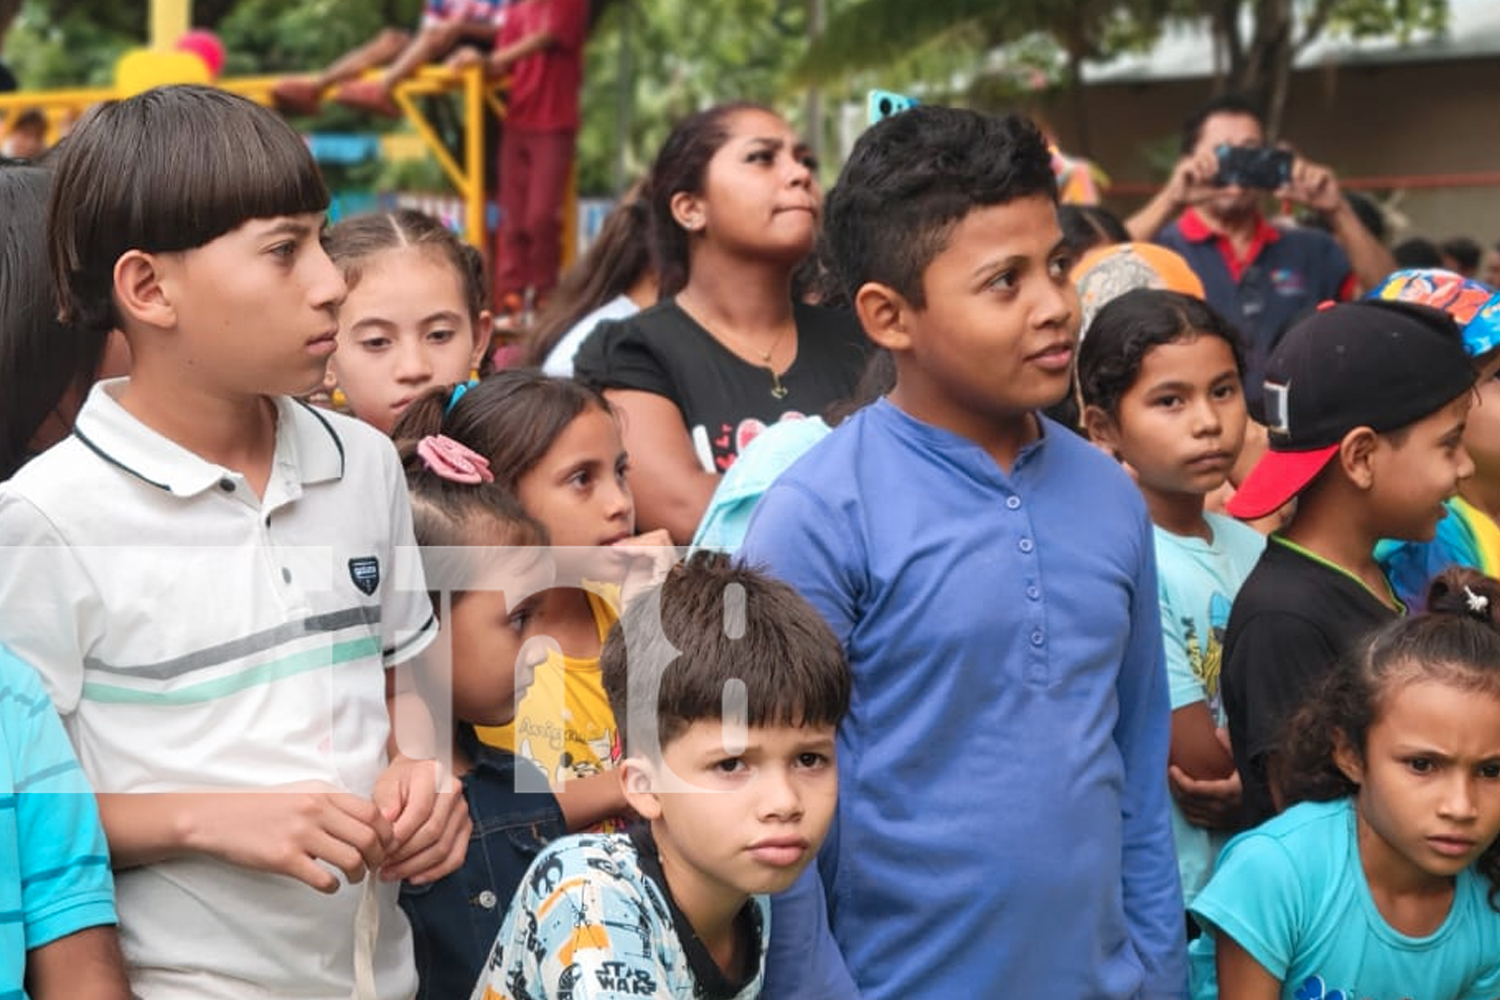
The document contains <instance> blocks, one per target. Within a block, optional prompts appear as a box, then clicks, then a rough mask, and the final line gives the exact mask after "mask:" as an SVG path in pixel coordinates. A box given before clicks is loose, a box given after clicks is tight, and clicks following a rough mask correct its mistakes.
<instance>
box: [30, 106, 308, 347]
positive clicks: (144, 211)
mask: <svg viewBox="0 0 1500 1000" xmlns="http://www.w3.org/2000/svg"><path fill="white" fill-rule="evenodd" d="M51 165H52V167H53V173H54V179H53V184H52V200H51V204H50V206H49V211H48V230H49V234H50V235H49V241H48V242H49V251H50V252H49V256H50V259H51V263H52V276H53V280H54V281H56V283H57V294H58V300H59V302H60V305H61V313H62V316H63V318H64V319H66V320H69V321H72V322H74V323H77V324H78V325H79V326H81V327H82V328H84V329H86V330H91V331H93V330H109V329H111V328H112V327H117V326H120V325H122V324H121V323H120V317H119V315H118V313H117V310H116V309H115V306H114V267H115V262H116V261H118V260H119V259H120V257H121V256H122V255H123V254H125V253H126V252H127V251H130V250H142V251H145V252H148V253H170V252H174V251H181V250H192V249H194V248H196V247H201V246H203V245H204V244H205V243H209V242H212V241H213V240H215V239H218V238H219V237H220V236H223V235H224V234H225V233H227V232H229V231H231V230H233V229H236V228H238V227H239V226H240V225H242V224H243V223H245V222H247V221H249V220H251V219H267V218H274V217H277V216H283V215H301V214H304V213H307V212H321V211H323V210H324V209H326V208H327V207H328V190H327V189H326V188H325V187H324V186H323V179H322V178H321V177H320V176H319V175H318V167H317V164H315V163H314V162H313V158H312V155H311V154H310V153H309V152H308V150H307V145H306V144H305V143H303V141H302V138H301V137H300V136H299V135H297V133H296V132H294V131H292V129H291V127H290V126H288V125H287V124H286V122H285V121H283V120H282V119H281V118H280V117H279V116H278V115H277V114H276V113H275V112H273V111H270V110H268V109H266V108H263V107H261V106H260V105H258V104H255V103H254V102H253V101H249V100H246V99H245V98H243V97H239V96H237V95H235V94H231V93H229V92H227V91H223V90H218V89H216V88H213V87H201V86H171V87H157V88H155V89H153V90H148V91H146V92H145V93H143V94H138V95H136V96H135V97H130V98H127V99H126V100H123V101H118V102H115V103H111V104H101V105H99V106H97V107H95V108H93V109H91V110H90V111H89V112H88V113H87V114H85V115H84V116H83V118H82V120H80V121H79V123H78V125H77V126H76V127H75V128H74V129H73V131H72V132H71V133H70V134H69V135H68V137H67V138H66V139H65V140H63V142H62V143H61V144H60V145H59V147H58V149H57V151H56V153H55V154H53V157H52V159H51Z"/></svg>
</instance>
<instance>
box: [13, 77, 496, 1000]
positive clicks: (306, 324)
mask: <svg viewBox="0 0 1500 1000" xmlns="http://www.w3.org/2000/svg"><path fill="white" fill-rule="evenodd" d="M53 168H54V171H55V173H54V182H53V186H52V196H51V198H52V200H51V204H50V206H49V219H48V228H49V240H50V247H49V249H50V251H51V261H52V267H53V276H54V279H55V282H56V286H57V288H58V298H59V300H60V302H61V304H62V311H63V313H64V317H65V319H66V320H67V321H69V322H70V323H72V324H75V325H76V327H77V328H79V329H83V330H87V331H94V332H96V333H97V332H98V331H102V330H108V329H110V328H118V329H120V330H122V331H123V332H124V334H125V337H126V339H127V340H128V341H129V343H130V347H131V351H132V355H133V366H132V371H131V376H130V378H128V379H115V380H110V381H106V382H101V383H98V384H97V385H96V386H95V387H94V389H93V391H92V392H91V393H90V395H89V397H88V400H87V402H86V403H85V404H84V406H83V408H82V410H80V412H79V415H78V419H77V423H76V425H75V427H74V430H73V433H72V435H71V436H70V437H69V438H67V439H66V440H64V441H63V442H61V443H60V444H58V445H57V446H55V447H53V448H51V449H49V450H48V451H46V452H45V453H43V454H42V455H40V456H38V457H37V458H35V459H33V460H32V461H31V462H29V463H28V464H27V465H26V466H25V467H24V468H23V469H22V470H21V472H19V473H18V474H17V475H16V476H15V477H14V478H12V479H11V480H9V481H8V482H6V483H5V484H4V485H3V487H0V546H9V549H8V551H7V552H6V558H7V567H6V568H7V572H6V573H5V574H4V575H3V576H0V635H3V637H4V640H5V642H6V643H7V644H8V645H10V647H11V648H12V649H13V650H14V651H15V652H16V654H17V655H18V656H21V657H22V658H23V659H25V660H26V661H27V662H28V663H30V664H31V665H32V666H33V667H35V668H36V670H37V672H38V673H39V674H40V675H41V677H42V680H43V682H44V683H45V685H46V686H47V689H48V694H49V695H50V696H51V698H52V700H53V702H54V704H55V705H56V706H57V709H58V712H59V713H60V714H61V715H62V717H63V720H64V723H65V725H66V726H67V728H68V735H69V736H70V737H71V738H72V741H73V744H74V746H75V748H76V749H77V752H78V757H79V762H80V763H81V764H82V766H83V770H84V772H85V774H87V776H88V778H89V780H90V782H91V783H92V784H93V785H94V788H95V790H96V791H97V792H98V793H99V812H100V816H101V818H102V821H103V824H104V829H105V833H106V835H107V836H108V838H109V846H110V856H111V861H112V862H113V864H114V865H115V868H116V870H117V876H116V889H117V905H118V907H119V911H120V917H121V919H120V934H121V942H122V945H123V947H124V951H125V957H126V959H127V961H128V963H129V966H130V975H131V987H132V989H133V991H134V992H135V993H136V994H137V995H138V996H140V997H142V998H144V1000H178V998H182V1000H189V998H191V1000H240V998H243V997H248V996H297V997H304V998H319V1000H347V998H348V997H349V996H351V995H358V996H361V997H372V998H378V1000H408V998H409V997H411V995H412V994H413V993H414V992H415V989H416V976H415V969H414V967H413V962H412V951H411V948H412V946H411V935H410V928H409V926H408V924H407V922H406V920H405V918H404V917H403V916H402V914H401V911H400V909H399V908H398V906H397V904H396V889H397V882H398V881H399V880H400V879H402V878H412V879H416V880H429V879H435V878H438V877H441V876H442V875H445V874H447V873H448V872H450V871H452V870H453V869H455V868H457V867H458V865H459V864H460V863H461V862H462V859H463V851H464V847H465V845H466V843H467V841H468V834H469V818H468V810H467V809H465V808H464V805H463V802H462V799H461V797H460V796H459V795H458V794H455V793H454V789H455V783H454V782H453V780H452V779H451V777H450V778H448V779H446V780H440V779H439V777H438V770H437V767H436V766H435V764H434V762H433V761H432V760H430V759H426V758H429V757H431V756H432V754H433V737H432V733H431V726H432V723H431V719H430V717H426V715H425V707H424V706H422V705H421V704H420V702H418V701H417V700H416V698H415V693H414V692H413V691H412V690H411V689H410V685H409V684H408V683H398V682H397V680H396V675H395V673H394V671H393V668H395V667H396V666H397V665H398V664H404V663H406V662H407V661H409V660H410V659H411V658H412V657H414V656H415V655H417V654H418V653H420V652H421V651H422V649H423V648H424V647H425V646H426V645H427V644H428V643H429V642H430V641H431V640H432V638H433V636H434V635H435V632H436V630H435V623H434V621H433V618H432V607H431V604H430V603H429V602H428V598H427V596H426V593H425V587H424V585H423V583H422V578H421V573H420V568H416V569H415V570H414V571H412V572H411V574H410V575H409V576H405V578H404V579H401V580H398V579H397V577H398V571H397V567H396V565H395V563H396V556H397V553H398V550H399V549H400V548H402V547H410V546H412V544H413V541H412V527H411V514H410V508H409V506H408V501H407V495H406V483H405V477H404V476H403V475H402V472H401V468H400V463H399V461H398V459H397V457H396V454H395V450H394V448H393V447H392V446H391V443H390V442H389V441H388V440H386V439H385V438H384V437H383V436H382V435H380V434H379V432H376V431H373V430H372V429H371V428H369V427H367V426H365V425H363V424H361V423H359V422H357V421H354V420H351V419H348V418H344V417H340V416H338V415H336V414H323V413H319V412H316V411H314V410H312V409H310V408H309V407H306V406H304V405H302V404H300V403H298V402H296V401H295V399H294V398H293V397H295V396H297V395H299V394H301V393H305V392H307V391H308V390H310V389H312V388H313V387H315V386H316V385H318V384H319V382H320V381H321V380H322V377H323V371H324V369H325V367H326V365H327V361H328V356H329V355H330V354H331V353H332V352H333V350H334V347H335V344H336V339H335V333H336V331H337V310H338V306H339V303H340V302H341V301H342V300H343V297H344V295H345V293H346V288H345V285H344V281H343V278H342V277H341V276H340V273H339V271H338V269H337V268H336V267H335V266H334V265H333V263H332V262H331V261H329V259H328V257H327V255H326V254H325V253H324V252H323V249H322V246H321V243H320V242H319V231H320V229H321V228H322V225H323V221H324V210H325V209H326V208H327V205H328V193H327V190H326V188H324V186H323V183H322V180H321V178H320V177H319V176H318V173H317V167H316V165H315V164H314V163H313V161H312V158H311V156H310V155H309V154H308V152H307V148H306V146H305V145H304V144H303V142H302V140H301V138H300V137H299V136H298V135H297V134H296V133H295V132H293V131H292V130H291V129H290V128H288V127H287V125H286V123H285V122H283V121H282V120H281V119H280V118H278V117H277V116H276V115H275V113H274V112H271V111H269V110H267V109H264V108H261V107H258V106H257V105H255V104H253V103H251V102H249V101H246V100H244V99H243V98H239V97H235V96H234V95H231V94H228V93H226V92H224V91H219V90H214V89H211V88H206V87H163V88H158V89H155V90H150V91H147V92H145V93H143V94H141V95H138V96H136V97H132V98H130V99H128V100H124V101H119V102H117V103H113V104H106V105H101V106H100V107H98V108H96V109H94V110H93V111H91V112H90V113H89V114H88V115H86V116H85V117H84V119H83V120H82V121H80V122H79V124H78V126H77V127H76V128H75V129H74V131H73V132H72V133H71V134H70V135H69V137H68V140H67V142H66V143H65V144H64V145H63V146H62V147H61V148H60V149H59V151H58V154H57V156H56V157H55V158H54V161H53ZM402 584H405V586H402ZM413 588H414V589H413ZM403 677H404V675H403ZM398 717H400V718H402V719H404V720H409V724H403V726H402V729H401V731H400V732H393V729H394V726H393V723H394V720H395V719H396V718H398ZM396 736H401V737H402V740H401V741H399V742H398V741H397V740H396V739H395V738H394V737H396ZM439 791H442V792H444V794H437V792H439ZM377 873H378V877H377ZM361 883H362V884H361ZM315 890H316V891H315Z"/></svg>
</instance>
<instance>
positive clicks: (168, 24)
mask: <svg viewBox="0 0 1500 1000" xmlns="http://www.w3.org/2000/svg"><path fill="white" fill-rule="evenodd" d="M191 8H192V3H191V0H152V5H151V41H152V44H151V47H150V48H145V49H137V50H134V51H132V52H129V53H127V54H126V55H125V56H124V57H122V58H121V59H120V61H119V63H118V64H116V66H115V81H114V86H112V87H91V88H78V89H71V90H50V91H38V90H32V91H17V92H15V93H10V94H0V115H3V116H7V117H9V116H10V115H12V113H14V112H18V111H20V110H22V109H25V108H38V109H40V110H41V111H42V112H43V113H44V114H45V115H46V116H47V120H48V122H49V125H50V127H51V128H52V129H53V130H54V131H55V130H56V129H57V127H58V125H59V123H61V122H63V121H66V120H69V119H71V118H74V117H76V116H77V115H79V114H82V113H83V111H84V110H85V109H86V108H88V107H90V106H92V105H94V104H97V103H99V102H100V101H111V100H117V99H119V98H122V97H129V96H130V95H132V94H138V93H140V92H141V91H143V90H149V89H150V88H151V87H156V86H161V85H163V84H169V83H212V84H213V85H214V86H217V87H222V88H223V89H225V90H228V91H232V92H233V93H236V94H240V95H242V96H244V97H246V98H249V99H250V100H252V101H256V102H257V103H260V104H265V105H270V104H271V103H272V101H271V90H272V88H274V87H275V86H276V84H278V83H279V82H281V81H282V80H283V79H285V77H282V76H254V77H237V78H228V79H218V80H213V79H211V78H210V74H209V70H208V67H207V65H206V64H205V63H204V61H203V60H202V59H200V58H198V57H197V56H195V55H193V54H191V53H188V52H180V51H176V50H174V48H173V46H174V44H175V43H176V40H177V39H179V38H181V37H182V36H183V35H184V34H185V33H186V32H187V31H188V28H189V26H190V24H191V13H192V11H191ZM453 93H457V94H458V95H459V97H460V103H461V105H462V123H463V136H464V141H463V143H462V147H463V148H462V150H461V151H460V152H459V154H458V155H457V156H455V155H454V153H453V152H452V151H450V150H449V148H448V145H447V144H446V143H445V142H444V141H443V139H442V136H441V135H440V134H439V132H438V130H437V128H436V127H435V126H434V125H433V123H432V121H431V120H430V119H429V117H428V116H427V114H426V112H425V111H424V110H423V108H422V106H421V104H420V103H419V100H420V99H421V98H425V97H429V96H432V95H437V94H453ZM392 96H393V97H394V98H395V101H396V104H397V105H399V106H400V108H401V110H402V112H403V113H404V114H405V115H406V118H407V120H408V121H409V122H410V123H411V126H412V128H413V129H414V130H415V132H416V134H417V136H418V137H419V138H420V139H421V141H422V144H423V145H424V146H425V147H426V148H427V150H428V151H429V152H430V153H431V154H432V156H433V158H434V159H436V160H437V162H438V164H439V165H440V166H441V167H442V169H443V172H444V174H446V175H447V177H448V180H449V182H450V183H451V184H452V185H453V189H454V191H455V192H457V194H458V196H459V197H460V198H461V199H462V201H463V203H464V215H463V235H464V238H465V239H466V240H468V241H469V242H470V243H472V244H474V245H475V246H478V247H483V246H485V243H486V231H485V170H486V165H485V162H484V141H483V135H484V123H485V115H486V113H492V114H494V115H496V116H497V117H499V118H502V119H503V118H504V117H505V104H504V102H503V100H502V99H501V98H500V97H499V95H498V94H497V92H496V90H495V88H494V86H493V81H487V80H486V79H485V78H484V73H483V69H482V68H481V67H479V66H471V67H469V68H467V69H464V70H458V71H454V70H449V69H445V68H442V67H437V66H425V67H423V68H422V69H421V70H419V71H418V72H417V74H416V75H415V76H413V77H411V78H410V79H408V80H405V81H403V82H401V83H400V84H398V85H397V86H396V89H395V90H394V92H393V94H392ZM567 205H568V209H567V210H565V211H566V212H567V214H571V209H572V205H573V199H572V198H571V197H570V198H569V199H568V200H567ZM571 230H572V226H570V225H565V226H564V227H563V232H564V249H563V257H564V260H565V261H566V260H568V259H571V256H572V253H571V251H572V246H571V244H572V240H571V239H570V237H571Z"/></svg>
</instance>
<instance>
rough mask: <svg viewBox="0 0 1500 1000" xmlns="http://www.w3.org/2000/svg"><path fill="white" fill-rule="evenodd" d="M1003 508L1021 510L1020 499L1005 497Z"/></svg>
mask: <svg viewBox="0 0 1500 1000" xmlns="http://www.w3.org/2000/svg"><path fill="white" fill-rule="evenodd" d="M1005 506H1007V507H1009V508H1010V509H1011V510H1020V509H1021V498H1020V497H1006V498H1005Z"/></svg>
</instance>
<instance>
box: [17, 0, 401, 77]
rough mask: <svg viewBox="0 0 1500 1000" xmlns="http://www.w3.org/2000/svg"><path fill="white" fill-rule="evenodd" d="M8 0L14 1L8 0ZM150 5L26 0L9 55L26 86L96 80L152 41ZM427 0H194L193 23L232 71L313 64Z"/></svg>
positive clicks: (274, 69)
mask: <svg viewBox="0 0 1500 1000" xmlns="http://www.w3.org/2000/svg"><path fill="white" fill-rule="evenodd" d="M5 2H11V0H5ZM149 6H150V5H149V4H147V3H119V2H117V0H24V2H22V3H21V4H20V8H21V9H20V16H19V17H18V18H17V20H16V23H15V25H14V27H13V29H12V30H11V32H10V34H9V36H8V37H7V38H6V39H5V58H6V61H7V62H9V63H10V64H11V66H12V68H13V69H14V70H15V72H16V75H17V76H18V77H19V78H20V79H21V82H22V85H23V86H25V87H27V88H34V89H40V88H55V87H77V86H98V85H103V84H106V83H108V82H109V81H110V79H112V77H113V74H114V65H115V61H116V60H117V59H118V58H119V57H120V56H121V55H122V54H123V53H124V52H126V51H127V50H129V49H131V48H136V47H139V46H142V45H145V44H147V42H148V40H149V35H150V24H149V17H148V14H149ZM421 8H422V0H378V2H375V0H194V3H193V24H194V25H195V26H197V27H203V28H209V29H212V30H214V31H216V32H218V34H219V37H220V38H221V39H222V40H223V42H224V46H225V49H226V51H227V52H228V61H227V64H226V66H225V72H226V73H228V74H245V73H275V72H291V71H299V70H308V69H312V68H315V67H317V66H321V65H322V64H324V63H326V62H328V61H330V60H332V59H334V58H336V57H337V56H339V55H340V54H341V53H343V52H344V51H346V50H347V49H349V48H350V47H352V46H354V45H357V44H359V43H360V42H363V41H365V40H366V39H368V38H369V37H371V36H372V35H373V34H374V33H375V32H376V31H378V30H380V28H382V27H383V26H385V25H397V26H401V27H409V26H411V25H413V24H415V23H416V21H417V18H418V16H419V14H420V12H421Z"/></svg>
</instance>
